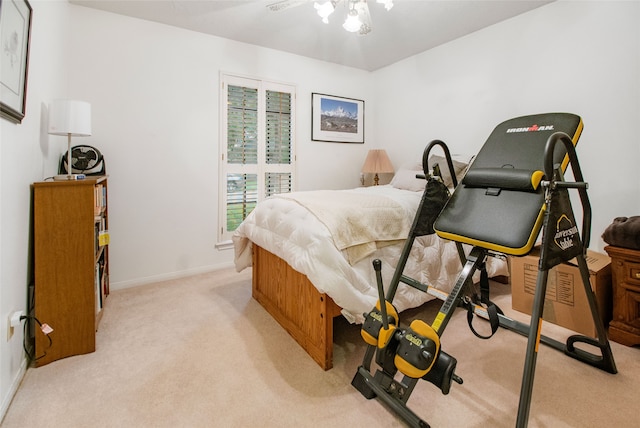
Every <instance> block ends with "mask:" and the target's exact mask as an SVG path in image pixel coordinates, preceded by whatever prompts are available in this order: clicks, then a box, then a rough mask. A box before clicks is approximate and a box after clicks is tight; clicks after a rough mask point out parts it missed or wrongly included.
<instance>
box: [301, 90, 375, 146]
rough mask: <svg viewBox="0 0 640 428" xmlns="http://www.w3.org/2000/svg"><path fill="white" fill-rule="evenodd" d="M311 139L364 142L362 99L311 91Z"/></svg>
mask: <svg viewBox="0 0 640 428" xmlns="http://www.w3.org/2000/svg"><path fill="white" fill-rule="evenodd" d="M311 139H312V140H313V141H329V142H335V143H360V144H362V143H364V101H362V100H355V99H353V98H344V97H336V96H333V95H325V94H316V93H312V94H311Z"/></svg>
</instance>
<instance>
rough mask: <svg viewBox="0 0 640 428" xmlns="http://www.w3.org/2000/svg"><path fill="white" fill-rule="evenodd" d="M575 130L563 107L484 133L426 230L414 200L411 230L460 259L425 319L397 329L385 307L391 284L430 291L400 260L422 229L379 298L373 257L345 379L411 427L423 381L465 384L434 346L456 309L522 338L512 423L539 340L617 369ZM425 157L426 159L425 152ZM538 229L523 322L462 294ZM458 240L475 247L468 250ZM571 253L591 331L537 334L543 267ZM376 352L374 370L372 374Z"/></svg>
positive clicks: (578, 124)
mask: <svg viewBox="0 0 640 428" xmlns="http://www.w3.org/2000/svg"><path fill="white" fill-rule="evenodd" d="M582 128H583V124H582V119H581V118H580V117H579V116H576V115H574V114H569V113H549V114H538V115H531V116H523V117H518V118H515V119H511V120H508V121H505V122H503V123H501V124H500V125H498V126H497V127H496V128H495V129H494V131H493V132H492V133H491V135H490V136H489V138H488V139H487V141H486V143H485V144H484V146H483V147H482V149H481V150H480V152H479V153H478V154H477V156H476V157H475V159H474V161H473V163H472V164H471V166H470V167H469V170H468V171H467V174H466V175H465V177H464V178H463V180H462V183H461V184H460V185H458V186H457V187H456V189H455V192H454V193H453V195H452V196H451V197H450V198H449V199H448V201H446V203H445V204H444V208H442V211H441V212H440V214H439V216H438V217H437V219H436V220H435V223H433V224H432V228H431V227H425V226H424V225H422V226H419V227H417V225H418V223H420V221H418V218H419V217H423V215H422V211H423V209H424V208H425V207H423V205H422V203H421V206H420V207H419V210H418V214H417V215H416V220H414V228H418V229H421V230H425V229H432V230H434V231H435V233H436V234H437V235H438V236H439V237H441V238H444V239H449V240H452V241H455V242H456V243H457V244H458V249H459V251H458V252H459V253H460V257H461V261H462V264H463V267H462V270H461V273H460V274H459V276H458V279H457V281H456V283H455V285H454V287H453V289H452V291H451V293H450V294H449V295H448V296H446V299H443V300H444V303H443V304H442V307H441V308H440V310H439V312H438V314H437V316H436V317H435V319H434V320H433V322H432V323H431V324H430V325H429V324H427V323H425V322H423V321H421V320H414V321H413V322H412V323H411V325H410V326H409V327H402V326H400V324H399V317H398V314H397V312H396V311H395V309H394V308H393V305H392V302H393V297H394V295H395V291H396V288H397V285H398V282H403V283H405V284H407V285H409V286H412V287H415V288H418V289H422V290H423V291H429V289H430V287H428V286H427V285H424V284H420V283H418V282H417V281H415V280H412V279H410V278H407V277H405V276H404V275H402V270H403V269H404V262H406V259H405V254H404V253H405V252H406V253H408V252H409V251H410V249H411V244H412V243H413V238H415V236H419V235H420V234H427V232H416V231H414V229H412V231H411V234H410V236H409V239H408V240H407V243H406V244H405V250H404V251H403V255H402V256H401V258H400V261H399V263H398V267H397V268H396V272H395V273H394V276H393V278H392V280H391V284H390V287H389V289H388V291H387V295H386V297H385V296H384V290H383V285H382V280H381V274H380V263H379V262H377V261H374V269H375V270H376V278H377V281H378V292H379V295H380V296H379V299H380V300H379V301H378V303H377V304H376V307H375V308H373V309H372V311H371V312H370V313H369V314H365V321H364V323H363V327H362V337H363V338H364V340H365V341H366V342H367V343H368V344H369V346H368V347H367V351H366V353H365V356H364V360H363V364H362V365H361V366H360V367H359V368H358V371H357V372H356V375H355V376H354V378H353V381H352V385H353V386H354V387H356V388H357V389H358V390H359V391H360V392H361V393H362V394H363V395H364V396H365V397H366V398H368V399H371V398H374V397H379V398H380V399H381V400H383V401H384V402H385V403H386V404H387V405H388V406H389V407H390V408H391V409H392V410H394V411H395V412H396V413H397V414H398V415H399V416H400V417H402V418H403V419H404V420H405V421H406V422H407V423H408V424H409V425H410V426H418V427H428V426H429V425H428V424H427V423H426V422H424V421H423V420H422V419H420V417H418V416H417V415H416V414H415V413H414V412H413V411H412V410H410V409H409V408H408V407H407V405H406V403H407V400H408V399H409V396H410V395H411V393H412V391H413V389H414V387H415V385H416V383H417V381H418V380H420V379H424V380H427V381H429V382H431V383H433V384H434V385H436V386H438V387H439V388H440V389H441V391H442V393H443V394H448V393H449V390H450V387H451V383H452V381H454V382H457V383H460V384H461V383H462V379H460V378H459V377H458V376H457V375H456V374H455V367H456V364H457V361H456V359H455V358H454V357H452V356H450V355H448V354H447V353H445V352H444V351H443V350H441V346H440V338H441V336H442V334H443V332H444V329H445V327H446V326H447V324H448V322H449V320H450V319H451V317H452V315H453V312H454V310H455V309H456V307H458V306H463V307H466V308H467V309H468V310H470V311H476V313H480V314H483V315H484V316H485V317H487V318H489V319H491V320H492V321H493V320H497V321H496V322H495V323H494V322H492V324H496V326H495V327H496V328H497V326H498V325H499V326H501V327H504V328H508V329H510V330H513V331H515V332H518V333H520V334H523V335H525V336H527V337H528V342H527V349H526V357H525V364H524V371H523V375H522V385H521V391H520V402H519V406H518V414H517V420H516V426H517V427H526V426H527V422H528V418H529V410H530V403H531V395H532V390H533V380H534V373H535V364H536V359H537V352H538V346H539V344H540V343H543V344H545V345H549V346H551V347H553V348H555V349H558V350H560V351H563V352H564V353H565V354H567V355H568V356H571V357H573V358H576V359H577V360H580V361H582V362H584V363H587V364H590V365H593V366H595V367H597V368H600V369H602V370H604V371H607V372H609V373H617V369H616V366H615V362H614V359H613V354H612V353H611V348H610V346H609V341H608V339H607V334H606V331H605V327H604V324H603V321H602V319H601V318H600V316H599V314H598V309H597V303H596V300H595V296H594V293H593V290H592V289H591V285H590V282H589V270H588V267H587V264H586V261H585V257H584V256H585V253H586V248H587V247H588V245H589V234H590V227H591V206H590V203H589V199H588V196H587V183H585V182H584V181H583V178H582V172H581V170H580V166H579V164H578V158H577V155H576V152H575V145H576V144H577V141H578V139H579V138H580V134H581V132H582ZM437 143H438V144H440V145H442V146H443V148H444V150H445V155H446V158H447V162H448V163H449V165H450V155H449V152H448V149H447V148H446V145H444V143H442V142H439V141H438V142H437ZM432 144H433V143H432ZM426 155H427V154H426V152H425V157H426ZM423 164H425V166H426V163H425V160H424V159H423ZM569 164H570V165H571V170H572V173H573V177H574V181H572V182H568V181H565V179H564V175H563V174H564V172H565V170H566V167H567V166H568V165H569ZM425 173H427V170H426V169H425ZM452 176H453V174H452ZM429 179H432V177H429ZM427 187H428V186H427ZM569 189H576V190H577V191H578V194H579V197H580V202H581V205H582V211H583V213H582V214H583V215H582V227H581V231H580V230H579V228H578V225H577V224H576V220H575V216H574V213H573V210H572V207H571V202H570V198H569V192H568V190H569ZM426 193H427V192H426V191H425V194H426ZM423 200H424V197H423ZM541 230H542V244H541V248H540V262H539V266H538V277H537V282H536V290H535V296H534V302H533V308H532V315H531V323H530V325H526V324H522V323H520V322H517V321H514V320H512V319H510V318H508V317H506V316H504V315H503V314H501V313H496V310H495V307H493V305H489V304H488V302H489V301H488V299H486V300H483V302H484V303H485V304H487V305H486V308H484V307H483V306H482V305H477V304H475V303H474V302H473V301H471V300H470V299H469V297H468V295H467V294H468V291H469V289H470V288H471V286H472V282H473V281H472V276H473V274H474V273H475V272H476V271H477V270H480V272H481V278H482V279H481V285H482V283H483V282H487V283H488V281H487V279H486V271H485V269H484V264H485V262H486V259H487V257H490V256H497V255H504V254H506V255H510V256H523V255H526V254H528V253H529V252H530V251H531V250H532V249H533V247H534V245H535V243H536V241H537V239H538V236H539V234H540V231H541ZM461 243H465V244H469V245H471V246H472V249H471V251H470V253H469V254H468V255H466V256H465V254H464V252H463V251H462V249H461ZM573 258H575V259H576V260H577V263H578V268H579V271H580V276H581V280H582V284H583V286H584V290H585V292H586V295H587V300H588V302H589V307H590V311H591V316H592V319H593V321H594V324H595V327H596V332H597V338H591V337H586V336H582V335H574V336H571V337H569V338H568V339H567V342H566V344H564V343H561V342H558V341H556V340H554V339H551V338H549V337H546V336H544V335H542V334H541V328H542V322H541V320H542V312H543V307H544V297H545V293H546V287H547V278H548V273H549V269H551V268H552V267H553V266H555V265H557V264H560V263H562V262H565V261H568V260H571V259H573ZM382 301H384V304H382V303H381V302H382ZM492 327H494V326H493V325H492ZM576 344H581V347H580V348H579V347H576ZM584 348H588V349H590V350H589V351H587V350H585V349H584ZM591 348H592V349H591ZM374 357H375V362H376V364H377V365H378V367H379V369H378V370H377V371H376V372H375V374H372V373H371V363H372V361H373V360H374Z"/></svg>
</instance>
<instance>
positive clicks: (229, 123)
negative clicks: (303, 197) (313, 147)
mask: <svg viewBox="0 0 640 428" xmlns="http://www.w3.org/2000/svg"><path fill="white" fill-rule="evenodd" d="M221 80H222V96H221V109H220V111H221V116H222V118H221V123H222V126H221V147H220V153H221V156H220V183H221V186H220V192H219V194H220V195H221V196H220V207H221V208H220V219H221V220H220V222H221V225H220V227H219V231H220V236H219V237H218V240H219V241H220V242H222V241H228V240H230V239H231V235H232V234H233V231H234V230H236V229H237V227H238V226H239V225H240V223H241V222H242V221H243V220H244V219H245V218H246V217H247V216H248V215H249V213H251V211H252V210H253V208H254V207H255V206H256V204H257V203H258V202H260V201H261V200H263V199H264V198H266V197H268V196H271V195H274V194H277V193H287V192H291V191H292V189H293V187H294V178H295V177H294V171H295V154H294V147H295V132H294V130H295V126H294V123H295V87H294V86H291V85H284V84H280V83H274V82H267V81H264V80H259V79H249V78H244V77H237V76H232V75H226V74H223V75H222V77H221Z"/></svg>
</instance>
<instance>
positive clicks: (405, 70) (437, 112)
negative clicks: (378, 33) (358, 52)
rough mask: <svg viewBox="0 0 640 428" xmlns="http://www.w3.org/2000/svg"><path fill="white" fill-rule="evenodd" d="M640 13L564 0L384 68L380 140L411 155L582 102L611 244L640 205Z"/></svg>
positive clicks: (475, 146) (624, 6) (585, 144)
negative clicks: (616, 226)
mask: <svg viewBox="0 0 640 428" xmlns="http://www.w3.org/2000/svg"><path fill="white" fill-rule="evenodd" d="M638 22H640V2H607V1H602V2H575V1H571V2H564V1H563V2H555V3H551V4H549V5H546V6H543V7H541V8H539V9H535V10H533V11H531V12H529V13H526V14H524V15H520V16H518V17H515V18H513V19H510V20H508V21H505V22H503V23H500V24H497V25H494V26H492V27H490V28H487V29H484V30H481V31H478V32H476V33H474V34H471V35H469V36H467V37H464V38H461V39H458V40H455V41H453V42H450V43H447V44H446V45H443V46H440V47H438V48H435V49H432V50H429V51H427V52H424V53H422V54H420V55H416V56H414V57H412V58H409V59H407V60H405V61H402V62H399V63H396V64H393V65H391V66H389V67H387V68H385V69H383V70H379V71H378V72H376V73H374V76H373V78H374V80H375V81H376V85H375V86H376V88H377V89H376V94H375V97H376V98H375V99H376V108H375V118H374V120H375V121H376V123H386V124H390V126H377V127H376V129H375V132H376V138H377V141H378V143H380V144H381V145H383V146H387V148H389V149H390V150H389V152H390V153H392V161H393V162H394V164H402V163H403V162H406V161H409V160H413V159H415V157H416V153H417V151H418V150H422V149H423V148H424V146H425V145H426V144H427V143H428V142H429V141H431V140H433V139H442V140H444V141H445V142H446V143H447V144H448V145H449V147H450V149H451V151H452V152H459V153H476V152H477V151H478V150H479V149H480V148H481V147H482V145H483V144H484V142H485V139H486V138H487V137H488V136H489V134H490V133H491V131H492V130H493V128H495V126H496V125H497V124H499V123H500V122H502V121H504V120H507V119H510V118H513V117H518V116H522V115H527V114H535V113H545V112H553V111H566V112H571V113H576V114H578V115H580V116H582V118H583V121H584V123H585V128H584V132H583V133H582V137H581V138H580V141H579V143H578V146H577V153H578V157H579V161H580V166H581V169H582V172H583V175H584V177H585V180H586V181H588V182H589V192H588V193H589V198H590V200H591V204H592V210H593V221H592V241H591V245H590V247H591V248H592V249H594V250H600V251H601V250H602V248H603V247H604V245H605V244H604V242H603V241H602V240H601V238H600V235H601V234H602V232H603V231H604V229H605V228H606V226H608V225H609V224H610V223H611V221H612V220H613V219H614V218H615V217H618V216H632V215H640V198H639V197H638V195H640V169H639V168H638V167H637V160H638V158H640V156H639V155H640V144H638V136H637V129H636V128H637V124H638V123H640V78H639V76H640V26H638ZM578 207H579V205H578ZM574 209H575V210H576V211H579V208H574ZM576 214H577V215H578V213H576Z"/></svg>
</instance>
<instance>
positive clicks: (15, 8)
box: [0, 0, 32, 123]
mask: <svg viewBox="0 0 640 428" xmlns="http://www.w3.org/2000/svg"><path fill="white" fill-rule="evenodd" d="M31 13H32V9H31V5H30V4H29V2H28V1H27V0H12V1H3V2H0V57H1V60H0V67H1V69H0V116H2V117H3V118H5V119H8V120H10V121H11V122H15V123H21V122H22V119H23V118H24V113H25V105H26V100H27V70H28V68H29V35H30V33H31Z"/></svg>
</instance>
